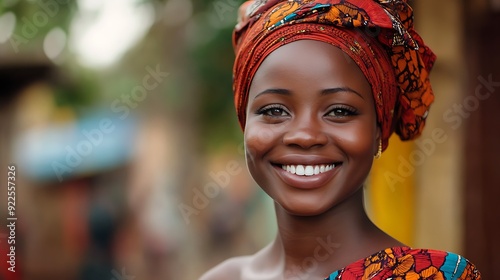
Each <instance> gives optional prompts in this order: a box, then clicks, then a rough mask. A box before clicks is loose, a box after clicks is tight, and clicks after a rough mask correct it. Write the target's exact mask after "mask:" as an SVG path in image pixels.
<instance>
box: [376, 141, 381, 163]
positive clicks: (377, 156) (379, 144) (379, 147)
mask: <svg viewBox="0 0 500 280" xmlns="http://www.w3.org/2000/svg"><path fill="white" fill-rule="evenodd" d="M381 156H382V140H380V141H379V142H378V151H377V154H376V155H375V159H379V158H380V157H381Z"/></svg>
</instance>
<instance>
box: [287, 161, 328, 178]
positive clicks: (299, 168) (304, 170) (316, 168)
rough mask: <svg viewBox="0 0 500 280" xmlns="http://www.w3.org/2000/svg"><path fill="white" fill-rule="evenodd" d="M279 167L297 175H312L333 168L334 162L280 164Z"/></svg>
mask: <svg viewBox="0 0 500 280" xmlns="http://www.w3.org/2000/svg"><path fill="white" fill-rule="evenodd" d="M281 168H282V169H283V170H285V171H286V172H290V173H292V174H295V175H299V176H313V175H318V174H320V173H325V172H328V171H330V170H332V169H333V168H335V165H334V164H329V165H324V164H323V165H305V166H304V165H282V166H281Z"/></svg>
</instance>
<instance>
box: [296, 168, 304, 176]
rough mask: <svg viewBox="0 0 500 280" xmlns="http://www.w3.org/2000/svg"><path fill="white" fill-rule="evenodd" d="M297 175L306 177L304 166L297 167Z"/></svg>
mask: <svg viewBox="0 0 500 280" xmlns="http://www.w3.org/2000/svg"><path fill="white" fill-rule="evenodd" d="M295 174H297V175H300V176H303V175H305V170H304V166H303V165H297V167H296V168H295Z"/></svg>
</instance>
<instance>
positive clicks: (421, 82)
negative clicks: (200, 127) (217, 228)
mask: <svg viewBox="0 0 500 280" xmlns="http://www.w3.org/2000/svg"><path fill="white" fill-rule="evenodd" d="M233 43H234V46H235V51H236V61H235V66H234V94H235V105H236V110H237V113H238V118H239V121H240V124H241V127H242V129H243V130H244V139H245V148H246V160H247V164H248V168H249V170H250V173H251V174H252V176H253V178H254V179H255V181H256V182H257V183H258V184H259V186H260V187H262V189H263V190H264V191H265V192H266V193H267V194H268V195H269V196H270V197H271V198H272V199H273V200H274V202H275V209H276V215H277V221H278V234H277V236H276V238H275V240H274V241H273V242H272V243H271V244H270V245H268V246H267V247H266V248H264V249H262V250H261V251H259V252H258V253H256V254H255V255H253V256H245V257H238V258H234V259H230V260H228V261H226V262H224V263H222V264H221V265H219V266H217V267H215V268H214V269H212V270H211V271H209V272H207V273H206V274H205V275H204V276H203V277H202V279H217V280H221V279H480V276H479V272H478V271H477V270H476V268H475V267H474V266H473V265H472V264H471V263H470V262H468V261H467V260H466V259H465V258H463V257H461V256H459V255H456V254H453V253H448V252H442V251H436V250H424V249H413V248H409V247H407V246H406V245H404V244H402V243H400V242H399V241H397V240H395V239H394V238H392V237H391V236H389V235H387V234H386V233H384V232H383V231H382V230H380V229H379V228H378V227H377V226H375V225H374V224H373V223H372V222H371V221H370V220H369V219H368V217H367V215H366V213H365V210H364V207H363V184H364V181H365V180H366V178H367V176H368V174H369V172H370V169H371V166H372V163H373V158H374V157H375V158H377V157H379V156H380V154H381V153H382V151H383V150H385V149H386V148H387V145H388V139H389V137H390V135H391V134H392V133H393V132H395V133H397V134H398V135H399V136H400V137H401V138H402V139H403V140H411V139H413V138H415V137H417V136H418V135H419V134H420V133H421V131H422V129H423V126H424V123H425V118H426V117H427V114H428V109H429V106H430V104H431V103H432V101H433V99H434V96H433V93H432V89H431V86H430V83H429V79H428V74H429V71H430V69H431V68H432V65H433V63H434V60H435V56H434V54H433V53H432V51H431V50H430V49H429V48H428V47H426V46H425V45H424V43H423V41H422V39H421V38H420V37H419V36H418V34H417V33H416V32H415V30H414V29H413V17H412V10H411V8H410V7H409V6H408V4H407V3H406V1H401V0H400V1H398V0H392V1H390V0H385V1H383V0H377V1H375V0H367V1H362V0H345V1H341V0H315V1H314V0H302V1H301V0H288V1H286V0H285V1H279V0H268V1H249V2H247V3H245V4H244V5H243V6H242V7H241V8H240V22H239V24H238V25H237V26H236V29H235V32H234V37H233Z"/></svg>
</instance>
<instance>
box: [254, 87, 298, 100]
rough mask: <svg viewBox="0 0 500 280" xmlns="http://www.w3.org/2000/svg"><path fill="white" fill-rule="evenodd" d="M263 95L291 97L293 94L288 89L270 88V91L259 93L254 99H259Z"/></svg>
mask: <svg viewBox="0 0 500 280" xmlns="http://www.w3.org/2000/svg"><path fill="white" fill-rule="evenodd" d="M263 94H280V95H290V94H291V92H290V91H289V90H287V89H283V88H269V89H265V90H263V91H261V92H259V93H258V94H257V95H256V96H255V97H254V99H256V98H257V97H259V96H260V95H263Z"/></svg>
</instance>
